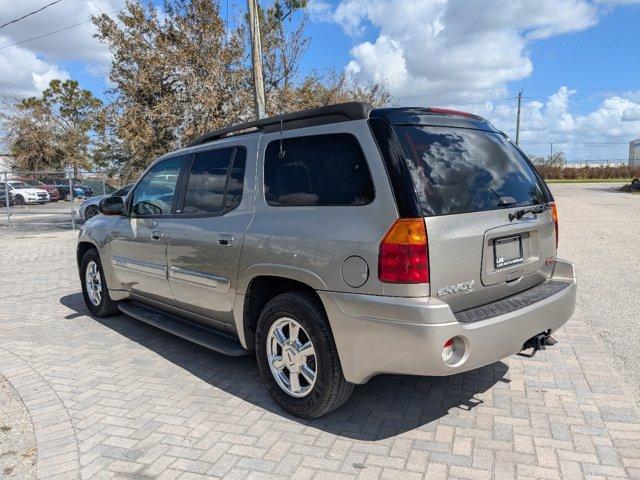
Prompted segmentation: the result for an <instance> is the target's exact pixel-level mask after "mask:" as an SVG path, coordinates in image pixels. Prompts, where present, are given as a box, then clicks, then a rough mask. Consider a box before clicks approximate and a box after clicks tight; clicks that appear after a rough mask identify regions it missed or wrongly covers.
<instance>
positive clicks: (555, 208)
mask: <svg viewBox="0 0 640 480" xmlns="http://www.w3.org/2000/svg"><path fill="white" fill-rule="evenodd" d="M551 217H552V218H553V228H554V229H555V232H556V250H558V242H559V240H560V237H559V234H560V231H559V230H558V228H559V227H558V206H557V205H556V202H552V203H551Z"/></svg>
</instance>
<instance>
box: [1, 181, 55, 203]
mask: <svg viewBox="0 0 640 480" xmlns="http://www.w3.org/2000/svg"><path fill="white" fill-rule="evenodd" d="M7 185H8V187H9V201H10V202H11V204H13V205H25V204H34V203H47V202H48V201H49V200H51V197H49V192H47V191H46V190H45V189H43V188H34V187H30V186H29V185H27V184H26V183H24V182H21V181H19V180H8V181H7ZM5 189H6V186H5V184H4V182H1V183H0V194H2V195H3V196H5V191H6V190H5Z"/></svg>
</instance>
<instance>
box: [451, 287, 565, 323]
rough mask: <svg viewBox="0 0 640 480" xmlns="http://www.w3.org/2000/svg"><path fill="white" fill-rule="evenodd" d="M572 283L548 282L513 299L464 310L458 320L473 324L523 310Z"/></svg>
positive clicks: (514, 296)
mask: <svg viewBox="0 0 640 480" xmlns="http://www.w3.org/2000/svg"><path fill="white" fill-rule="evenodd" d="M569 285H571V284H570V283H566V282H558V281H554V280H551V281H548V282H544V283H541V284H540V285H538V286H535V287H533V288H530V289H529V290H525V291H524V292H520V293H517V294H515V295H512V296H511V297H507V298H503V299H502V300H497V301H495V302H492V303H487V304H486V305H481V306H479V307H473V308H470V309H468V310H462V311H460V312H457V313H456V314H455V317H456V319H457V320H458V321H459V322H460V323H473V322H480V321H482V320H487V319H489V318H493V317H497V316H498V315H504V314H505V313H511V312H514V311H516V310H520V309H521V308H524V307H527V306H529V305H532V304H534V303H536V302H539V301H541V300H544V299H545V298H548V297H550V296H551V295H555V294H556V293H558V292H561V291H562V290H564V289H565V288H567V287H568V286H569Z"/></svg>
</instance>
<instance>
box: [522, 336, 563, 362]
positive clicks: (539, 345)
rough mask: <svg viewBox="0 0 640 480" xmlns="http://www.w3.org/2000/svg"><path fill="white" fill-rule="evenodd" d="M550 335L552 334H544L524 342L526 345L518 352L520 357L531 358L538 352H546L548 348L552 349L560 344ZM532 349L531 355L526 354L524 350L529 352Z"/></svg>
mask: <svg viewBox="0 0 640 480" xmlns="http://www.w3.org/2000/svg"><path fill="white" fill-rule="evenodd" d="M549 333H550V332H542V333H538V334H537V335H534V336H533V337H531V338H530V339H529V340H527V341H526V342H524V345H522V350H521V351H520V352H518V355H520V356H521V357H526V358H531V357H533V356H534V355H535V354H536V353H538V350H546V349H547V347H551V346H553V345H555V344H556V343H558V341H557V340H556V339H555V338H553V337H552V336H551V335H550V334H549ZM530 348H532V349H533V350H532V351H531V353H524V350H528V349H530Z"/></svg>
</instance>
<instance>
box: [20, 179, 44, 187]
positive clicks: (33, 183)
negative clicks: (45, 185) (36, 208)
mask: <svg viewBox="0 0 640 480" xmlns="http://www.w3.org/2000/svg"><path fill="white" fill-rule="evenodd" d="M24 183H26V184H27V185H30V186H32V187H39V186H40V185H42V182H41V181H40V180H35V179H33V180H32V179H29V180H24Z"/></svg>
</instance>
